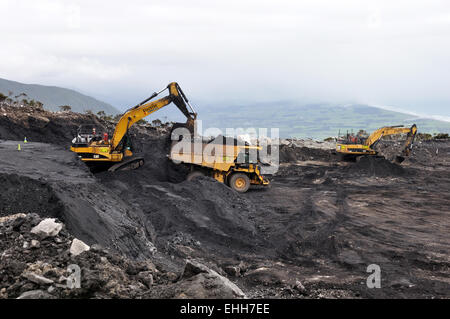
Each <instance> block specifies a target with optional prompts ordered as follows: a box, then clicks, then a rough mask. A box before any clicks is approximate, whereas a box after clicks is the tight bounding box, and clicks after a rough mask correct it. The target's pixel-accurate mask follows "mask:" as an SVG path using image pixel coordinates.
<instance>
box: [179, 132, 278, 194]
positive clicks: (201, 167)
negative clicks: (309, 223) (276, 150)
mask: <svg viewBox="0 0 450 319" xmlns="http://www.w3.org/2000/svg"><path fill="white" fill-rule="evenodd" d="M259 149H261V148H260V147H259V146H248V145H221V144H214V143H204V142H198V143H191V142H188V143H186V142H182V141H181V142H178V143H175V144H173V145H172V148H171V152H170V159H171V160H172V161H173V162H175V163H183V164H184V165H188V166H189V168H190V170H191V172H190V173H189V175H188V176H187V180H193V179H195V178H197V177H199V176H210V177H212V178H214V179H216V180H217V181H219V182H222V183H225V184H226V185H228V186H230V187H231V188H232V189H234V190H235V191H237V192H240V193H245V192H246V191H247V190H248V189H249V188H250V185H263V186H267V185H269V181H268V180H266V179H265V178H264V177H263V176H262V175H261V171H260V166H259V163H258V161H257V159H252V156H250V153H252V152H255V151H257V150H259ZM253 154H255V153H253ZM253 157H255V156H253Z"/></svg>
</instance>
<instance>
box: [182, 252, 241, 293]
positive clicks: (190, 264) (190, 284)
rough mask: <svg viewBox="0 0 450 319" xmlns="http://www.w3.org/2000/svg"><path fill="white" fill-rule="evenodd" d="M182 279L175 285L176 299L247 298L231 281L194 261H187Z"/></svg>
mask: <svg viewBox="0 0 450 319" xmlns="http://www.w3.org/2000/svg"><path fill="white" fill-rule="evenodd" d="M181 278H182V279H184V280H181V281H180V282H178V283H176V284H175V286H176V287H175V296H174V297H175V298H246V296H245V294H244V292H243V291H242V290H241V289H240V288H239V287H238V286H237V285H235V284H234V283H232V282H231V281H230V280H229V279H227V278H225V277H224V276H221V275H219V274H218V273H217V272H215V271H214V270H212V269H210V268H208V267H207V266H205V265H203V264H201V263H199V262H196V261H193V260H187V261H186V266H185V268H184V272H183V275H182V277H181Z"/></svg>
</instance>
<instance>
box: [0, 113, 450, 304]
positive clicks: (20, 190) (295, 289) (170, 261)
mask: <svg viewBox="0 0 450 319" xmlns="http://www.w3.org/2000/svg"><path fill="white" fill-rule="evenodd" d="M58 116H59V115H58ZM48 118H50V121H52V120H53V118H52V116H51V114H50V115H48ZM75 122H76V121H75ZM0 125H2V124H1V123H0ZM8 125H9V124H8ZM68 125H69V126H70V125H74V126H75V124H68ZM19 126H20V125H19ZM50 127H52V126H50ZM60 129H61V130H63V128H60ZM46 130H50V128H49V126H47V127H44V128H42V132H40V134H41V135H40V136H43V137H46V136H47V134H50V135H51V134H53V133H49V132H47V131H46ZM64 130H66V128H64ZM31 131H32V130H31ZM31 131H30V132H31ZM0 132H1V131H0ZM61 132H62V131H61ZM20 134H22V135H25V134H26V136H27V137H28V136H32V135H30V134H29V133H28V131H27V130H26V129H24V130H23V131H21V133H20ZM61 134H62V133H61ZM135 134H136V136H135V142H136V149H137V151H138V152H141V153H142V154H143V155H144V157H145V159H146V165H145V166H144V167H142V168H141V169H139V170H136V171H128V172H116V173H115V174H112V173H107V172H105V173H100V174H96V175H91V174H90V172H89V171H87V170H86V169H85V168H84V167H83V166H80V163H78V162H77V161H76V160H75V159H74V157H73V154H71V153H70V152H69V151H67V147H68V146H69V144H70V140H71V138H72V136H70V137H69V138H68V140H66V141H65V142H64V143H65V147H66V149H64V148H61V147H57V146H55V145H40V144H38V143H36V144H34V145H35V148H33V143H31V144H27V145H25V144H23V145H22V146H24V148H23V149H22V151H17V142H3V143H2V144H0V146H1V145H4V148H2V149H0V150H1V152H0V166H1V167H2V169H3V170H2V172H3V173H2V175H1V176H0V178H1V181H2V185H3V189H1V187H2V186H0V190H1V191H0V196H3V197H2V198H1V199H2V200H1V203H2V206H0V208H1V209H0V211H1V212H2V214H3V215H6V214H10V213H23V212H26V213H31V212H35V213H38V214H39V215H41V216H52V217H58V218H59V219H60V220H61V221H63V222H64V223H66V228H67V231H68V232H69V233H70V234H73V235H75V236H76V237H77V238H80V239H82V240H85V241H86V242H87V243H88V244H93V243H100V244H102V245H103V246H105V247H108V248H111V249H112V250H114V251H116V252H118V253H120V254H122V255H126V256H128V257H131V258H133V259H134V258H138V259H147V260H148V259H150V260H151V261H152V262H153V263H154V265H156V267H157V268H158V269H159V271H161V272H162V273H167V274H169V275H166V277H167V278H169V277H171V278H172V280H171V281H167V282H166V283H164V284H163V286H161V290H160V293H158V292H157V293H155V294H153V293H150V294H144V295H142V294H140V293H138V295H139V296H142V297H155V296H164V297H167V296H180V295H181V294H182V293H185V292H186V293H187V291H189V293H188V294H193V296H202V294H203V293H205V290H202V289H201V288H200V286H201V285H200V283H201V282H205V280H206V282H209V283H211V282H215V283H217V280H218V281H219V282H223V280H222V279H221V278H220V277H215V275H214V273H216V274H218V275H221V276H226V277H228V278H229V279H230V280H232V281H233V282H234V283H236V284H237V285H238V286H239V287H240V288H241V289H242V290H243V291H244V293H245V294H246V295H247V296H249V297H279V298H322V297H348V298H358V297H389V298H391V297H394V298H395V297H426V298H431V297H448V291H449V289H448V288H449V287H450V285H449V280H448V278H449V266H450V261H449V259H448V256H449V255H450V251H449V246H448V242H449V238H448V232H447V230H446V229H448V227H449V226H450V225H448V220H450V219H449V218H448V207H449V206H450V202H449V200H448V196H446V194H447V192H448V190H449V189H450V176H449V171H450V170H449V165H450V164H449V160H450V141H442V142H439V144H438V142H423V143H418V144H417V145H416V148H414V150H413V153H412V155H411V157H410V158H408V159H407V160H406V161H405V162H404V163H403V165H402V166H401V167H400V166H398V165H395V164H392V163H390V162H388V161H386V160H379V159H367V160H361V161H359V162H357V163H341V162H338V161H336V160H335V159H334V157H333V154H332V151H331V149H329V148H327V149H324V148H320V147H319V148H310V147H306V146H304V145H290V144H289V143H288V144H287V145H284V146H283V145H282V146H280V161H281V162H282V165H281V167H280V170H279V172H278V173H277V174H276V175H275V176H272V177H270V178H271V180H272V183H271V186H270V187H269V188H252V189H251V190H250V191H249V192H248V193H246V194H237V193H235V192H233V191H232V190H230V189H229V188H227V187H226V186H225V185H223V184H220V183H218V182H216V181H214V180H211V179H208V178H205V179H200V180H198V181H194V182H187V181H184V176H185V174H186V171H185V170H184V169H183V167H182V166H177V165H174V164H172V163H170V162H169V161H168V160H167V157H166V155H167V152H168V136H167V132H165V133H164V132H162V131H160V130H156V129H154V128H148V127H147V128H146V127H138V126H137V127H136V131H135ZM36 136H37V135H36ZM19 137H20V139H19V140H22V138H23V137H22V136H19ZM53 143H56V144H59V143H61V145H63V142H62V138H61V140H59V137H58V139H55V142H53ZM437 145H438V147H437ZM437 149H438V151H436V150H437ZM17 185H19V186H17ZM8 186H9V187H8ZM12 189H13V190H12ZM27 196H28V197H29V198H28V199H27V198H26V197H27ZM21 235H23V236H25V235H24V234H22V233H21ZM8 236H9V235H8ZM11 236H13V235H11ZM14 236H16V237H17V236H19V234H18V233H16V235H14ZM149 243H152V244H153V245H154V246H155V247H156V248H157V249H158V252H157V253H155V254H154V255H152V254H148V252H151V251H152V250H151V249H150V248H149V247H150V246H151V245H150V244H149ZM66 248H67V247H66ZM66 248H64V249H66ZM2 249H7V248H2ZM45 258H47V257H45ZM45 258H44V259H45ZM187 259H197V260H201V261H202V262H203V263H204V264H207V265H208V267H209V269H210V270H212V271H214V273H213V272H210V271H207V270H201V268H202V267H194V266H192V267H194V268H195V269H196V271H195V272H194V273H195V276H199V277H195V276H194V277H195V278H194V279H193V277H190V279H189V280H188V279H187V278H185V281H179V280H178V279H180V278H182V277H183V276H182V274H183V272H184V270H183V269H184V265H185V263H186V260H187ZM50 260H51V261H52V259H50ZM374 263H375V264H378V265H380V267H381V269H382V287H383V288H382V289H369V288H367V287H366V285H365V284H364V283H365V280H366V278H367V276H368V274H367V272H366V269H367V266H368V265H369V264H374ZM86 267H88V268H89V267H90V266H86ZM5 269H6V268H5ZM8 269H9V268H8ZM5 271H8V270H5ZM172 273H173V274H172ZM188 273H190V272H188ZM14 278H16V277H14ZM208 278H209V279H208ZM218 278H219V279H218ZM208 280H210V281H208ZM124 282H126V281H124ZM182 282H183V283H182ZM191 283H192V285H191V287H197V288H193V289H194V290H196V289H197V290H198V291H197V290H196V291H197V292H198V294H195V293H194V292H193V290H192V289H190V288H188V287H189V285H190V284H191ZM23 284H26V283H22V285H23ZM132 285H133V284H132ZM199 285H200V286H199ZM34 288H35V287H34ZM21 289H22V288H21ZM155 291H158V290H155ZM235 293H236V291H235V292H233V293H232V296H237V295H236V294H235ZM233 294H234V295H233ZM237 294H239V293H238V292H237ZM132 295H133V294H132V293H130V296H132ZM225 295H226V296H230V295H229V294H228V292H227V293H223V296H225ZM209 296H211V295H209ZM214 296H218V295H217V294H215V295H214ZM219 296H220V294H219Z"/></svg>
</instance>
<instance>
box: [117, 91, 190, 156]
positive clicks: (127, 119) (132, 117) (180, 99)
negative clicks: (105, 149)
mask: <svg viewBox="0 0 450 319" xmlns="http://www.w3.org/2000/svg"><path fill="white" fill-rule="evenodd" d="M166 89H167V90H169V95H168V96H166V97H163V98H161V99H158V100H156V101H152V102H148V101H149V100H151V99H153V98H155V97H156V96H158V95H159V94H161V93H162V92H164V91H165V90H166ZM172 102H173V103H174V104H175V105H176V106H177V107H178V108H179V109H180V111H181V112H182V113H183V114H184V115H185V116H186V118H187V119H188V122H187V126H190V125H193V124H191V123H192V122H193V121H195V119H196V117H197V114H196V113H195V111H194V109H193V108H192V107H191V106H190V104H189V101H188V100H187V98H186V96H185V95H184V93H183V91H182V90H181V88H180V87H179V85H178V84H177V83H176V82H172V83H170V84H169V85H168V86H167V87H166V88H165V89H163V90H161V91H159V92H158V93H153V94H152V96H150V97H149V98H148V99H146V100H144V101H143V102H141V103H139V104H138V105H136V106H134V107H132V108H131V109H129V110H127V111H126V112H125V113H124V114H123V115H122V117H121V118H120V120H119V122H118V123H117V125H116V129H115V130H114V134H113V137H112V139H111V148H112V149H113V150H116V149H117V147H118V146H119V144H120V142H121V141H122V139H123V137H124V136H125V134H126V133H127V132H128V129H129V128H130V127H131V126H132V125H133V124H134V123H136V122H138V121H139V120H141V119H143V118H144V117H146V116H148V115H150V114H152V113H153V112H156V111H158V110H159V109H161V108H163V107H164V106H166V105H168V104H170V103H172ZM187 105H189V107H190V108H191V111H192V112H189V110H188V108H187Z"/></svg>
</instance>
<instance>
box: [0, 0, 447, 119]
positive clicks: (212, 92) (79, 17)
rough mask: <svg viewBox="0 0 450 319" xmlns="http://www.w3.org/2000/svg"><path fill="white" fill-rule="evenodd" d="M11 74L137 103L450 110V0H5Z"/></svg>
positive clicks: (3, 44) (0, 39)
mask: <svg viewBox="0 0 450 319" xmlns="http://www.w3.org/2000/svg"><path fill="white" fill-rule="evenodd" d="M0 14H1V19H0V77H3V78H7V79H11V80H16V81H20V82H25V83H39V84H47V85H57V86H63V87H69V88H74V89H78V90H81V91H82V92H84V93H89V94H91V95H93V96H95V97H97V98H100V99H103V100H105V101H106V102H109V103H111V104H113V105H115V106H118V107H125V106H130V105H132V104H133V103H135V102H138V101H139V100H142V99H143V98H145V97H147V96H148V95H150V93H152V92H153V91H155V90H157V89H160V88H162V87H164V86H165V85H167V84H168V83H169V82H171V81H177V82H179V83H180V85H181V86H182V88H184V91H185V93H186V94H187V95H188V96H190V97H191V100H192V101H193V102H197V103H209V104H212V103H214V101H220V103H227V102H229V103H236V102H258V101H271V100H274V101H276V100H295V101H299V102H304V101H325V102H331V103H368V104H372V105H380V106H388V107H394V108H398V109H402V110H408V111H411V112H416V113H419V114H427V115H432V114H433V115H442V116H450V89H449V87H450V1H445V0H442V1H438V0H423V1H416V0H395V1H394V0H386V1H385V0H376V1H364V0H354V1H349V0H339V1H335V0H322V1H321V0H311V1H294V0H292V1H280V0H277V1H273V0H272V1H265V0H255V1H253V0H237V1H234V0H226V1H212V0H204V1H193V0H191V1H185V0H184V1H183V0H179V1H178V0H176V1H170V0H163V1H154V0H151V1H148V0H147V1H144V0H142V1H140V0H127V1H111V0H108V1H106V0H99V1H95V0H90V1H87V0H86V1H75V0H74V1H52V0H38V1H36V0H35V1H31V0H30V1H20V0H0Z"/></svg>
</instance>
